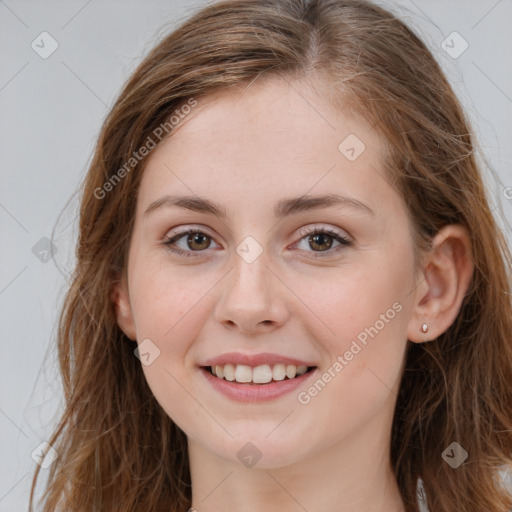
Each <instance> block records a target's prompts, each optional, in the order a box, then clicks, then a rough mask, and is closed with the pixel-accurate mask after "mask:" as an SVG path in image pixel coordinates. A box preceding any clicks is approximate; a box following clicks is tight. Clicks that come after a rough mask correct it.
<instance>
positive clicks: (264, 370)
mask: <svg viewBox="0 0 512 512" xmlns="http://www.w3.org/2000/svg"><path fill="white" fill-rule="evenodd" d="M271 380H272V369H271V368H270V366H269V365H268V364H262V365H260V366H256V368H254V369H253V370H252V381H253V382H254V383H256V384H266V383H267V382H270V381H271Z"/></svg>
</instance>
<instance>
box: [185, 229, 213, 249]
mask: <svg viewBox="0 0 512 512" xmlns="http://www.w3.org/2000/svg"><path fill="white" fill-rule="evenodd" d="M201 238H202V239H203V244H201V242H200V240H201ZM198 239H199V242H198ZM207 240H208V237H206V236H204V235H203V234H201V233H193V234H191V235H189V236H188V240H187V243H188V246H189V248H190V249H192V248H193V247H192V246H191V244H194V243H196V242H198V243H199V245H200V247H199V248H197V247H196V249H198V250H200V249H207V248H208V246H209V245H210V243H209V242H207V243H206V244H205V243H204V241H207Z"/></svg>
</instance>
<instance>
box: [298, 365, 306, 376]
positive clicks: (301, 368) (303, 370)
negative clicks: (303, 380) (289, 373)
mask: <svg viewBox="0 0 512 512" xmlns="http://www.w3.org/2000/svg"><path fill="white" fill-rule="evenodd" d="M307 371H308V367H307V366H304V365H301V366H297V375H304V374H305V373H306V372H307Z"/></svg>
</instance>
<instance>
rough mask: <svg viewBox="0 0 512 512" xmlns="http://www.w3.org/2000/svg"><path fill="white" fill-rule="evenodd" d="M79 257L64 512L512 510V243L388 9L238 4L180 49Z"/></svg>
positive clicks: (127, 128)
mask: <svg viewBox="0 0 512 512" xmlns="http://www.w3.org/2000/svg"><path fill="white" fill-rule="evenodd" d="M77 260H78V261H77V267H76V271H75V274H74V280H73V283H72V285H71V288H70V290H69V293H68V295H67V298H66V304H65V308H64V310H63V312H62V317H61V322H60V330H59V338H58V348H59V354H60V360H61V369H62V374H63V382H64V390H65V397H66V410H65V412H64V414H63V417H62V419H61V421H60V423H59V425H58V427H57V429H56V431H55V434H54V436H53V438H52V439H51V440H50V444H51V445H52V446H54V448H55V449H56V450H57V452H58V454H59V458H58V459H57V461H56V463H55V464H54V465H53V466H52V468H51V473H50V477H49V481H48V486H47V493H46V496H45V499H44V500H43V502H44V510H47V511H50V510H73V511H90V510H108V511H113V510H119V511H135V510H145V511H146V510H148V511H149V510H155V511H163V510H166V511H169V510H170V511H179V512H182V511H185V510H187V509H188V508H190V507H193V509H194V510H197V511H198V512H214V511H219V510H237V511H244V512H251V511H253V510H274V509H275V510H277V509H279V510H280V511H283V510H284V511H288V510H289V511H292V510H301V509H302V510H308V511H315V512H320V511H322V512H323V511H332V510H337V511H341V512H346V511H349V510H350V511H352V510H371V511H397V512H398V511H400V510H403V511H407V512H416V511H418V510H419V506H420V505H419V499H418V496H419V495H421V496H423V501H424V502H425V503H426V505H427V506H428V509H429V510H430V511H431V512H448V511H450V512H451V511H453V510H458V511H465V512H477V511H478V512H480V511H482V510H487V511H492V512H505V511H507V510H509V509H510V508H511V507H512V500H511V497H510V495H509V494H508V493H507V491H506V490H505V488H504V486H503V484H502V481H501V479H502V476H503V471H504V470H505V469H507V468H510V463H511V453H512V448H511V435H510V431H511V418H512V396H511V395H512V390H511V388H510V381H511V379H512V347H511V342H510V334H511V332H512V325H511V321H512V320H511V318H512V315H511V303H510V264H511V259H510V253H509V249H508V248H507V245H506V243H505V240H504V238H503V235H502V234H501V232H500V230H499V229H498V227H497V225H496V223H495V221H494V219H493V217H492V215H491V214H490V211H489V207H488V201H487V198H486V191H485V188H484V186H483V183H482V179H481V174H480V171H479V169H478V166H477V164H476V162H475V158H474V154H473V143H472V136H471V134H470V129H469V127H468V123H467V121H466V120H465V117H464V114H463V112H462V110H461V107H460V105H459V103H458V101H457V99H456V97H455V95H454V93H453V91H452V89H451V87H450V86H449V84H448V82H447V81H446V79H445V77H444V75H443V74H442V72H441V70H440V68H439V66H438V65H437V63H436V62H435V60H434V58H433V57H432V55H431V54H430V53H429V51H428V50H427V48H426V47H425V45H424V44H423V43H422V42H421V41H420V40H419V39H418V38H417V37H416V36H415V35H414V34H413V33H412V32H411V30H410V29H408V28H407V27H406V26H405V25H404V24H403V23H402V22H401V21H400V20H398V19H396V18H395V17H393V16H392V15H391V14H390V13H388V12H387V11H385V10H383V9H382V8H380V7H377V6H375V5H373V4H371V3H367V2H365V1H357V0H346V1H345V0H341V1H322V0H318V1H312V2H306V1H289V0H288V1H287V0H269V1H256V0H249V1H234V0H233V1H229V0H228V1H226V2H221V3H216V4H213V5H211V6H208V7H205V8H204V9H202V10H201V11H199V12H198V13H197V14H196V15H194V16H193V17H192V18H191V19H189V20H188V21H187V22H185V23H184V24H183V25H182V26H180V27H179V28H178V29H176V30H175V31H174V32H173V33H171V34H170V35H169V36H167V37H166V38H165V39H164V40H163V41H162V42H161V43H159V44H158V46H157V47H156V48H154V49H153V50H152V52H151V53H150V54H149V55H148V56H147V57H146V59H145V60H144V61H143V62H142V64H141V65H140V66H139V67H138V69H137V70H136V71H135V72H134V74H133V76H132V77H131V78H130V80H129V81H128V83H127V84H126V86H125V87H124V89H123V91H122V92H121V95H120V97H119V99H118V101H117V102H116V104H115V105H114V107H113V108H112V111H111V112H110V114H109V116H108V117H107V119H106V121H105V123H104V126H103V129H102V132H101V134H100V137H99V140H98V144H97V148H96V151H95V155H94V159H93V161H92V163H91V166H90V169H89V172H88V174H87V177H86V180H85V182H84V186H83V197H82V204H81V218H80V236H79V242H78V248H77ZM36 478H37V473H36V475H35V479H34V485H33V488H32V491H33V492H32V496H33V494H34V486H35V480H36ZM59 507H60V508H59Z"/></svg>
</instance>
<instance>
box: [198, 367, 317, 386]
mask: <svg viewBox="0 0 512 512" xmlns="http://www.w3.org/2000/svg"><path fill="white" fill-rule="evenodd" d="M202 368H203V369H204V370H205V371H207V372H209V373H210V374H211V375H213V376H214V377H217V378H218V379H221V380H227V381H228V382H236V383H239V384H256V385H262V384H269V383H272V382H280V381H286V380H293V379H295V378H297V377H301V376H302V375H304V374H306V373H309V372H311V371H313V370H314V369H315V368H316V366H305V365H302V366H295V365H293V364H272V365H269V364H262V365H259V366H249V365H244V364H237V365H234V364H224V365H215V366H203V367H202Z"/></svg>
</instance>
